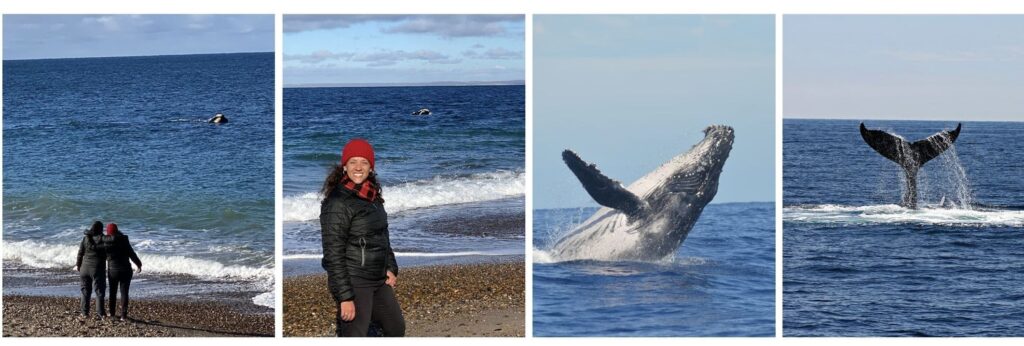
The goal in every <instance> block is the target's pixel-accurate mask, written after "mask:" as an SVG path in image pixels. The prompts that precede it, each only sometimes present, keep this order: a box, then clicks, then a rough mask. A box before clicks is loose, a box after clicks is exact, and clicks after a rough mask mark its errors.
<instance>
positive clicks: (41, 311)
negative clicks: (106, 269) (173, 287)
mask: <svg viewBox="0 0 1024 346" xmlns="http://www.w3.org/2000/svg"><path fill="white" fill-rule="evenodd" d="M3 305H4V306H3V312H4V316H3V317H4V323H3V324H4V325H3V336H4V337H18V336H29V337H36V336H105V337H138V336H158V337H172V336H201V337H216V336H266V337H273V336H274V315H273V314H272V313H250V312H240V311H238V310H237V309H235V308H233V307H232V306H231V305H227V304H221V303H213V302H205V301H173V302H172V301H164V300H152V299H139V300H135V299H133V300H132V302H131V317H132V320H131V321H128V322H121V321H117V320H116V319H112V318H106V319H103V320H96V319H95V310H93V312H92V315H91V316H89V317H88V318H84V317H81V314H80V306H79V299H78V298H72V297H36V296H20V295H4V301H3ZM93 309H95V304H94V305H93Z"/></svg>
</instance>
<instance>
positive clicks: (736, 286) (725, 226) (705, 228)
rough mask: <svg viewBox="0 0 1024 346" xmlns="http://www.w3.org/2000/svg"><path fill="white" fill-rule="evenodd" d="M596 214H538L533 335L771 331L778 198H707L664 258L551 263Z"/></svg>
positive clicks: (566, 211) (586, 210)
mask: <svg viewBox="0 0 1024 346" xmlns="http://www.w3.org/2000/svg"><path fill="white" fill-rule="evenodd" d="M595 211H597V208H573V209H539V210H535V211H534V214H533V225H534V226H533V232H534V233H533V234H534V235H533V246H534V255H533V260H534V263H533V334H534V335H536V336H773V335H775V204H774V203H768V202H758V203H712V204H709V205H707V207H706V208H705V209H704V212H703V213H702V214H701V217H700V219H698V221H697V223H696V224H695V225H694V226H693V229H692V230H691V231H690V234H689V236H688V237H687V239H686V240H685V241H684V242H683V245H682V246H681V247H680V248H679V249H678V250H677V251H676V252H675V254H673V255H671V256H669V257H668V258H665V259H662V260H661V261H655V262H629V261H619V262H604V261H590V260H587V261H564V262H561V261H554V260H553V259H552V258H551V256H549V255H548V252H547V251H548V250H549V249H550V247H551V246H553V245H554V244H555V242H556V241H557V240H558V239H559V238H561V237H562V236H564V235H565V234H566V233H568V232H570V231H571V230H572V229H573V228H574V227H575V226H577V225H579V224H580V223H582V222H583V220H585V219H586V218H587V217H589V216H590V215H592V214H593V213H594V212H595Z"/></svg>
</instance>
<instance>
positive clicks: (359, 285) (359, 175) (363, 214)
mask: <svg viewBox="0 0 1024 346" xmlns="http://www.w3.org/2000/svg"><path fill="white" fill-rule="evenodd" d="M320 192H321V193H322V194H323V196H324V200H323V203H322V204H321V206H320V232H321V241H322V242H323V253H324V257H323V261H322V262H321V264H322V265H323V267H324V270H326V271H327V287H328V289H329V290H330V292H331V295H332V296H333V297H334V301H335V303H336V304H337V305H338V314H337V316H336V323H337V335H338V336H359V337H361V336H367V332H368V330H369V327H370V323H371V322H376V323H379V324H380V327H381V329H382V331H383V334H384V336H405V318H404V317H403V316H402V309H401V307H400V306H399V305H398V300H397V299H396V298H395V290H394V287H395V284H396V283H397V281H398V262H397V261H395V253H394V251H393V250H392V249H391V238H390V235H389V234H388V214H387V212H386V211H384V199H383V197H382V196H381V192H382V190H381V186H380V183H379V182H378V181H377V174H376V170H375V167H374V153H373V147H372V146H371V145H370V143H369V142H367V141H366V140H363V139H353V140H351V141H349V142H348V144H345V147H344V148H343V149H342V153H341V162H339V163H338V164H337V165H335V166H334V168H333V169H332V170H331V172H330V174H328V175H327V179H326V180H325V181H324V186H323V188H322V190H321V191H320Z"/></svg>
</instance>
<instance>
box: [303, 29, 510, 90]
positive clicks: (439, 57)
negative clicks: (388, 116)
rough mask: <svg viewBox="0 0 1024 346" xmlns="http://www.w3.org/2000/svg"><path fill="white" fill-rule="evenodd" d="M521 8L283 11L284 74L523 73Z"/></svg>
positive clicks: (391, 79)
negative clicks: (487, 11)
mask: <svg viewBox="0 0 1024 346" xmlns="http://www.w3.org/2000/svg"><path fill="white" fill-rule="evenodd" d="M524 20H525V19H524V16H523V15H285V16H284V34H285V35H284V60H285V61H284V70H285V71H284V82H285V86H289V85H300V84H331V83H338V84H358V83H395V84H401V83H431V82H490V81H521V80H524V79H525V58H524V54H525V53H524V52H525V44H526V42H525V36H524V35H525V27H524V26H525V22H524Z"/></svg>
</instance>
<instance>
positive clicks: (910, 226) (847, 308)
mask: <svg viewBox="0 0 1024 346" xmlns="http://www.w3.org/2000/svg"><path fill="white" fill-rule="evenodd" d="M783 123H784V127H783V139H784V143H783V204H784V209H783V215H784V216H783V254H784V258H783V263H784V270H783V279H784V281H783V287H784V292H783V315H784V316H783V328H784V332H783V333H784V335H785V336H1018V337H1019V336H1024V271H1022V268H1021V265H1020V259H1021V258H1024V238H1022V237H1021V234H1022V233H1021V231H1022V229H1024V203H1022V201H1021V200H1020V198H1021V196H1024V184H1021V179H1022V178H1024V141H1021V140H1020V133H1021V132H1022V131H1024V123H1020V122H964V123H963V129H962V130H961V132H960V136H959V138H958V139H957V140H956V143H955V145H954V146H953V147H952V148H950V149H949V150H947V151H946V152H945V153H943V154H942V155H941V156H939V157H937V158H935V159H933V160H932V161H930V162H928V163H927V164H925V165H924V166H923V167H922V169H921V172H920V175H919V178H918V186H919V189H918V195H919V198H918V206H919V208H920V209H919V210H910V209H905V208H902V207H900V206H898V205H897V204H898V203H899V199H900V184H901V182H900V179H902V178H901V177H902V172H901V169H900V168H898V167H897V166H896V164H895V163H893V162H891V161H889V160H887V159H885V158H883V157H882V156H881V155H879V154H877V153H876V152H874V150H872V149H871V148H870V147H868V145H867V144H866V143H864V141H863V140H862V139H861V136H860V133H859V130H858V125H859V121H849V120H792V119H786V120H785V121H784V122H783ZM865 125H866V126H867V127H868V128H871V129H876V128H877V129H882V130H886V131H890V132H893V133H896V134H899V135H901V136H903V137H904V138H908V139H909V140H911V141H915V140H918V139H923V138H925V137H927V136H930V135H932V134H935V133H937V132H939V131H941V130H951V129H953V128H955V127H956V125H957V122H955V121H876V120H871V121H866V122H865Z"/></svg>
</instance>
